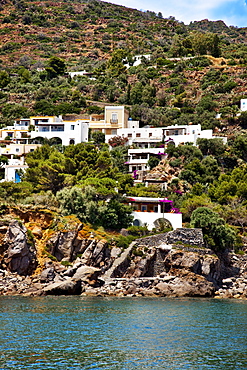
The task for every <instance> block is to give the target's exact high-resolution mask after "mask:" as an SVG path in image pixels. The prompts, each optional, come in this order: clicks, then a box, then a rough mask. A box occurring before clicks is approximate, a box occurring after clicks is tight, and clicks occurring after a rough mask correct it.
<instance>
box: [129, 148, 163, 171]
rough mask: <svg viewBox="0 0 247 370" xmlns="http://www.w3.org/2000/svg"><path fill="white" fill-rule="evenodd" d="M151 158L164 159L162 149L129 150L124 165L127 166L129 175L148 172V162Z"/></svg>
mask: <svg viewBox="0 0 247 370" xmlns="http://www.w3.org/2000/svg"><path fill="white" fill-rule="evenodd" d="M152 156H155V157H157V158H159V160H161V159H164V158H165V157H166V153H164V148H144V149H129V150H128V159H127V161H126V162H125V164H127V165H128V167H129V172H130V173H134V172H135V171H148V170H149V169H150V168H149V166H148V161H149V159H150V157H152Z"/></svg>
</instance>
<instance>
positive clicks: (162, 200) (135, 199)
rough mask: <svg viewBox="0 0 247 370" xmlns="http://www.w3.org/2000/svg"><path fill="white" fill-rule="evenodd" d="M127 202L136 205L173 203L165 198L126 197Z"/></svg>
mask: <svg viewBox="0 0 247 370" xmlns="http://www.w3.org/2000/svg"><path fill="white" fill-rule="evenodd" d="M127 200H129V201H131V202H137V203H173V201H172V200H169V199H167V198H149V197H131V196H129V197H127Z"/></svg>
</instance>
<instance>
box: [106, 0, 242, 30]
mask: <svg viewBox="0 0 247 370" xmlns="http://www.w3.org/2000/svg"><path fill="white" fill-rule="evenodd" d="M108 2H111V3H114V4H119V5H123V6H126V7H129V8H134V9H138V10H151V11H155V12H156V13H158V12H161V13H162V14H163V17H164V18H168V17H169V16H174V17H175V18H176V19H177V20H179V21H183V22H184V23H185V24H188V23H190V21H199V20H202V19H209V20H211V21H216V20H222V21H224V22H225V23H226V24H227V25H228V26H237V27H247V4H246V2H247V0H193V1H192V0H176V1H174V2H173V1H171V0H153V1H150V0H113V1H111V0H108Z"/></svg>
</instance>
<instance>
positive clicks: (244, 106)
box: [240, 99, 247, 112]
mask: <svg viewBox="0 0 247 370" xmlns="http://www.w3.org/2000/svg"><path fill="white" fill-rule="evenodd" d="M240 110H241V111H242V112H245V111H247V99H241V100H240Z"/></svg>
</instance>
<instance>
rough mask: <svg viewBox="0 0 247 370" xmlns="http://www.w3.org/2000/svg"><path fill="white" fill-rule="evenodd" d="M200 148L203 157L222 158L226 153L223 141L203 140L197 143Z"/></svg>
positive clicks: (198, 140)
mask: <svg viewBox="0 0 247 370" xmlns="http://www.w3.org/2000/svg"><path fill="white" fill-rule="evenodd" d="M196 144H197V145H198V148H199V149H200V150H201V151H202V154H203V155H209V154H211V155H214V156H216V157H219V156H221V155H222V154H223V153H224V151H225V144H224V142H223V140H222V139H218V138H215V139H201V138H198V139H197V141H196Z"/></svg>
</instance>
